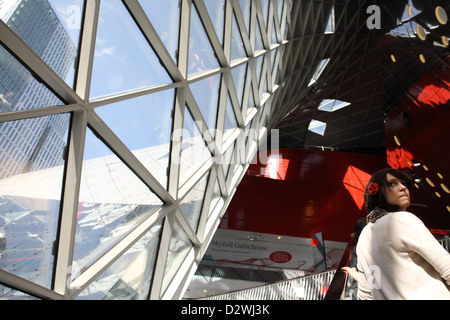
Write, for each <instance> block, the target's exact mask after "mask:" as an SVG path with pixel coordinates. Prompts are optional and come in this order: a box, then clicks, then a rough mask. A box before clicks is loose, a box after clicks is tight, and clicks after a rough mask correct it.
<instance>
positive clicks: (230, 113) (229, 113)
mask: <svg viewBox="0 0 450 320" xmlns="http://www.w3.org/2000/svg"><path fill="white" fill-rule="evenodd" d="M237 126H238V125H237V121H236V115H235V113H234V109H233V104H232V102H231V99H230V97H229V96H228V95H227V108H226V112H225V124H224V127H223V129H224V132H223V141H225V140H226V139H227V138H228V136H229V134H230V133H231V132H232V130H233V129H235V128H237Z"/></svg>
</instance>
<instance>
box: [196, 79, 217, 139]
mask: <svg viewBox="0 0 450 320" xmlns="http://www.w3.org/2000/svg"><path fill="white" fill-rule="evenodd" d="M220 83H221V76H220V74H218V75H214V76H210V77H209V78H206V79H204V80H201V81H197V82H195V83H193V84H191V85H190V89H191V91H192V95H193V96H194V98H195V100H196V102H197V105H198V107H199V109H200V111H201V112H202V115H203V119H205V122H206V125H207V126H208V129H209V131H210V133H211V134H212V136H213V137H214V136H215V133H216V130H215V129H216V125H217V108H218V104H219V93H220V92H219V91H220Z"/></svg>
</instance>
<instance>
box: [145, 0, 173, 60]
mask: <svg viewBox="0 0 450 320" xmlns="http://www.w3.org/2000/svg"><path fill="white" fill-rule="evenodd" d="M179 2H180V1H179V0H152V1H145V0H144V1H143V0H140V1H139V3H140V4H141V6H142V9H144V11H145V13H146V14H147V16H148V18H149V19H150V22H151V23H152V25H153V27H154V28H155V30H156V32H157V33H158V35H159V37H160V38H161V41H162V42H163V43H164V45H165V46H166V48H167V51H168V52H169V53H170V56H171V57H172V59H173V60H174V61H175V63H177V62H178V55H177V53H178V33H179V31H178V30H179V28H180V23H179V21H180V6H179ZM155 8H158V10H155ZM161 12H164V14H161Z"/></svg>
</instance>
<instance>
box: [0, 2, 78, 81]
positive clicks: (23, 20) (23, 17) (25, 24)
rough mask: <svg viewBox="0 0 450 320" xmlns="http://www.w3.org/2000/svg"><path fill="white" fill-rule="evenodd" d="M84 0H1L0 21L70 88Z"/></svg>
mask: <svg viewBox="0 0 450 320" xmlns="http://www.w3.org/2000/svg"><path fill="white" fill-rule="evenodd" d="M82 8H83V1H80V0H78V1H77V0H75V1H68V0H50V1H49V0H34V1H28V0H15V1H2V2H1V7H0V19H2V20H3V21H4V22H5V24H6V25H7V26H8V27H10V28H11V30H13V31H14V32H15V33H16V34H17V35H18V36H19V37H20V38H22V40H23V41H25V43H26V44H27V45H28V46H29V47H30V48H31V49H32V50H33V51H34V52H35V53H36V54H37V55H38V56H39V57H41V58H42V60H44V61H45V62H46V63H47V64H48V65H49V66H50V67H51V68H52V69H53V71H55V72H56V74H58V76H60V77H61V78H62V79H64V80H65V81H66V82H67V83H68V84H69V85H70V86H73V80H74V65H75V60H76V58H77V44H78V38H79V33H80V25H81V16H82Z"/></svg>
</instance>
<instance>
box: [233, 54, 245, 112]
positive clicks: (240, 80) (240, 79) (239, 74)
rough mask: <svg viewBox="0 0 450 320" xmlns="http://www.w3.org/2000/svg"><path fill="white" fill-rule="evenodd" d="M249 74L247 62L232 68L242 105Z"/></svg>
mask: <svg viewBox="0 0 450 320" xmlns="http://www.w3.org/2000/svg"><path fill="white" fill-rule="evenodd" d="M246 74H247V64H246V63H245V64H243V65H240V66H239V67H236V68H234V69H232V70H231V75H232V76H233V82H234V86H235V87H236V94H237V97H238V100H239V104H240V105H241V107H242V99H243V97H244V87H245V80H246V78H247V77H246Z"/></svg>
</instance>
